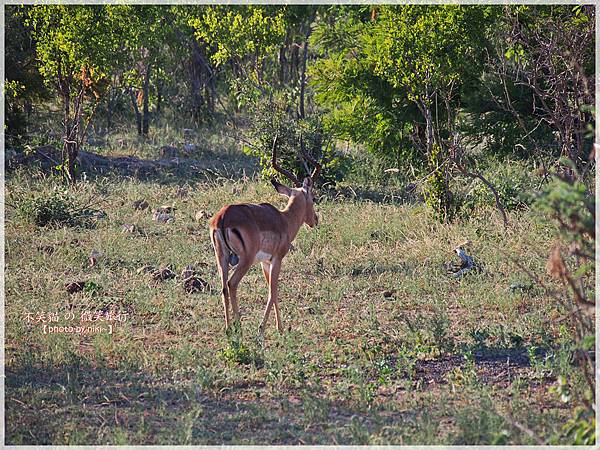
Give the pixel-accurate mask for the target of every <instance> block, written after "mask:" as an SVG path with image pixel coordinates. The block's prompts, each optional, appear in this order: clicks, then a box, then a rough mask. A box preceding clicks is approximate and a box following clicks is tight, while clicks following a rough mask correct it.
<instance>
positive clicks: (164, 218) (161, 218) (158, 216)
mask: <svg viewBox="0 0 600 450" xmlns="http://www.w3.org/2000/svg"><path fill="white" fill-rule="evenodd" d="M152 220H155V221H156V222H161V223H171V222H174V221H175V216H173V215H172V214H167V213H162V212H159V211H154V214H153V215H152Z"/></svg>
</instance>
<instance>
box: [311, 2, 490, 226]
mask: <svg viewBox="0 0 600 450" xmlns="http://www.w3.org/2000/svg"><path fill="white" fill-rule="evenodd" d="M490 14H491V10H490V9H489V8H482V7H468V6H457V5H452V6H421V5H403V6H378V7H359V8H351V9H346V10H345V17H344V20H336V19H337V18H335V19H333V21H331V20H323V21H322V22H321V23H320V25H319V26H318V32H317V33H315V34H316V37H315V41H316V43H317V44H318V45H319V47H320V48H321V49H322V52H323V56H324V57H323V58H322V59H321V60H319V61H318V62H317V63H316V64H315V66H314V68H313V76H314V83H315V86H316V90H317V95H318V98H319V99H320V101H321V102H323V104H324V105H326V106H328V107H329V108H330V109H331V113H330V115H329V124H330V126H331V127H333V128H334V130H335V129H336V128H337V127H338V126H339V127H340V130H341V131H342V134H345V135H347V136H350V137H352V138H354V139H356V140H359V141H362V142H367V143H369V144H368V145H370V146H371V148H373V146H374V145H377V146H379V150H380V151H382V152H385V153H391V152H394V150H396V148H394V147H397V148H398V147H403V148H408V149H407V150H405V151H402V150H400V149H397V154H398V155H400V154H405V155H407V156H409V157H411V156H412V159H413V161H414V160H415V159H417V160H420V161H421V163H422V164H423V165H425V166H426V167H427V169H428V171H430V172H432V175H431V178H430V183H429V184H430V190H429V191H428V192H429V195H428V197H429V200H430V202H431V203H432V204H434V207H435V209H436V211H438V212H439V213H440V216H441V217H440V218H441V219H442V220H446V219H448V218H450V215H451V211H450V201H451V199H450V194H449V190H448V181H449V180H448V178H449V176H448V168H449V164H447V160H448V157H449V155H448V151H447V147H448V145H447V141H448V140H449V139H450V137H451V135H452V132H453V131H454V129H455V122H456V119H457V116H458V112H459V108H460V93H461V89H462V87H463V85H465V84H466V83H467V82H468V81H469V80H471V79H473V78H476V77H477V76H478V75H479V74H480V73H481V70H482V64H481V61H482V55H483V54H484V53H483V50H484V49H485V33H484V31H485V27H486V25H487V24H488V17H489V16H490ZM388 145H391V146H392V148H387V146H388ZM382 147H383V148H382ZM414 148H416V149H418V151H417V152H415V151H414V150H413V149H414ZM402 159H403V158H401V157H398V158H397V161H398V163H399V164H402V163H403V161H402Z"/></svg>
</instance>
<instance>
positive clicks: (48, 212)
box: [16, 189, 94, 228]
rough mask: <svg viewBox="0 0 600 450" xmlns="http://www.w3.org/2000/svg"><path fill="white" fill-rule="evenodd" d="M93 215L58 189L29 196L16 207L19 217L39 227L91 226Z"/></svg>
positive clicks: (91, 211)
mask: <svg viewBox="0 0 600 450" xmlns="http://www.w3.org/2000/svg"><path fill="white" fill-rule="evenodd" d="M93 214H94V211H93V210H91V209H89V208H87V207H82V206H81V205H79V204H78V202H77V200H76V199H75V198H73V197H72V196H71V195H70V194H69V193H68V192H67V191H61V190H57V189H53V190H51V191H50V192H42V193H33V194H29V195H28V196H27V197H25V198H23V199H22V200H21V201H20V202H19V203H18V204H17V207H16V215H17V217H19V218H20V219H21V220H23V221H24V222H26V223H33V224H35V225H37V226H38V227H46V226H48V227H55V228H59V227H63V226H71V227H75V226H89V225H91V223H92V222H91V218H92V216H93Z"/></svg>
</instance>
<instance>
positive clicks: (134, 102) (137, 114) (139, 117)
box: [129, 87, 142, 136]
mask: <svg viewBox="0 0 600 450" xmlns="http://www.w3.org/2000/svg"><path fill="white" fill-rule="evenodd" d="M129 96H130V97H131V104H132V105H133V111H134V112H135V122H136V124H137V132H138V135H140V136H141V134H142V115H141V114H140V109H139V108H138V104H137V98H136V96H135V92H134V90H133V88H132V87H129Z"/></svg>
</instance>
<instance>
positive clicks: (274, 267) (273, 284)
mask: <svg viewBox="0 0 600 450" xmlns="http://www.w3.org/2000/svg"><path fill="white" fill-rule="evenodd" d="M265 265H266V264H265V263H263V273H265V278H267V273H266V270H265ZM280 270H281V261H277V260H273V261H271V266H270V270H269V272H268V275H269V277H268V282H269V300H268V302H267V307H266V308H265V315H264V317H263V320H262V322H261V324H260V327H259V329H258V331H259V333H260V335H264V333H265V327H266V326H267V320H268V318H269V313H270V312H271V307H272V306H273V305H275V319H276V321H277V329H278V330H279V332H280V333H283V326H282V325H281V317H280V316H279V305H278V304H277V283H278V281H279V271H280Z"/></svg>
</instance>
